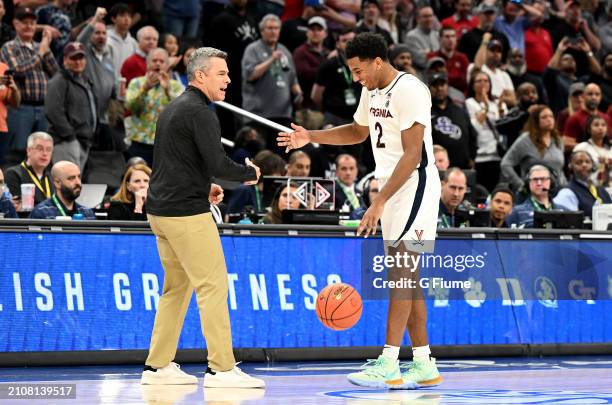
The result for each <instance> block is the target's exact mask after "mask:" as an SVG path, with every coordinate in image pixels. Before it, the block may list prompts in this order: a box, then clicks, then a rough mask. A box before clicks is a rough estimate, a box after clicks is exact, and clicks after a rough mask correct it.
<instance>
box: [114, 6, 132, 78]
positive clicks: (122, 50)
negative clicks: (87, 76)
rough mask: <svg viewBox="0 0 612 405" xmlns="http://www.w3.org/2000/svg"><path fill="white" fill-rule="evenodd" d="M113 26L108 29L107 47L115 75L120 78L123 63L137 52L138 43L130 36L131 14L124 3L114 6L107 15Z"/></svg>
mask: <svg viewBox="0 0 612 405" xmlns="http://www.w3.org/2000/svg"><path fill="white" fill-rule="evenodd" d="M108 15H109V17H110V19H111V21H112V22H113V25H112V26H110V27H109V28H108V47H109V48H110V49H111V57H112V60H113V67H114V68H115V75H116V76H117V77H120V76H121V74H120V71H121V67H122V66H123V62H125V60H126V59H127V58H129V57H130V56H132V55H133V54H134V53H136V51H137V50H138V42H136V40H135V39H134V38H133V37H132V35H131V34H130V28H131V27H132V12H131V10H130V7H129V6H128V5H127V4H125V3H116V4H114V5H113V6H112V7H111V9H110V11H109V13H108Z"/></svg>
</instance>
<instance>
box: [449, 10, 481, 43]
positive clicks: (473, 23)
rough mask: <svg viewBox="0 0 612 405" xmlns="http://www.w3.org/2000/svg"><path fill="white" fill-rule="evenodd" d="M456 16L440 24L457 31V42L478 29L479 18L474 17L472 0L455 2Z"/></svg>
mask: <svg viewBox="0 0 612 405" xmlns="http://www.w3.org/2000/svg"><path fill="white" fill-rule="evenodd" d="M454 4H455V14H453V15H451V16H450V17H447V18H445V19H443V20H442V21H441V22H440V25H442V27H451V28H454V29H455V32H456V34H457V41H459V40H461V36H462V35H463V34H465V33H466V32H468V31H470V30H472V29H474V28H476V27H478V16H475V15H472V0H454Z"/></svg>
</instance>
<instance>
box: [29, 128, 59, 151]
mask: <svg viewBox="0 0 612 405" xmlns="http://www.w3.org/2000/svg"><path fill="white" fill-rule="evenodd" d="M39 139H40V140H43V141H49V142H51V143H53V137H52V136H51V135H49V134H48V133H46V132H43V131H37V132H32V133H31V134H30V136H28V144H27V145H28V148H31V147H32V146H34V142H36V141H37V140H39Z"/></svg>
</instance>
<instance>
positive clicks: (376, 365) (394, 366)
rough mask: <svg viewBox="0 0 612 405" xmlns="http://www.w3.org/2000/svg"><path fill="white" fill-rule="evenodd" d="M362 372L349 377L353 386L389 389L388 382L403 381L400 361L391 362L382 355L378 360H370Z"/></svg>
mask: <svg viewBox="0 0 612 405" xmlns="http://www.w3.org/2000/svg"><path fill="white" fill-rule="evenodd" d="M361 368H362V370H361V371H359V372H357V373H351V374H349V375H348V376H347V378H348V380H349V382H350V383H351V384H355V385H358V386H360V387H368V388H387V382H388V381H401V382H402V383H403V381H402V374H401V372H400V368H399V361H398V360H395V361H394V360H389V359H388V358H386V357H384V356H383V355H382V354H381V355H380V356H378V358H377V359H368V361H367V362H366V363H365V364H364V365H363V366H361Z"/></svg>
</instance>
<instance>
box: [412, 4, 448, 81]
mask: <svg viewBox="0 0 612 405" xmlns="http://www.w3.org/2000/svg"><path fill="white" fill-rule="evenodd" d="M435 24H436V18H435V15H434V12H433V9H432V8H431V7H430V6H422V7H420V8H419V10H418V14H417V27H416V28H415V29H413V30H412V31H410V32H408V34H406V39H405V40H404V43H405V44H406V45H407V46H408V48H409V49H410V53H411V54H412V64H413V65H414V67H415V68H416V69H417V70H425V68H426V67H427V55H428V54H430V53H431V52H436V51H438V50H439V49H440V33H439V32H438V31H437V30H436V29H435Z"/></svg>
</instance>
